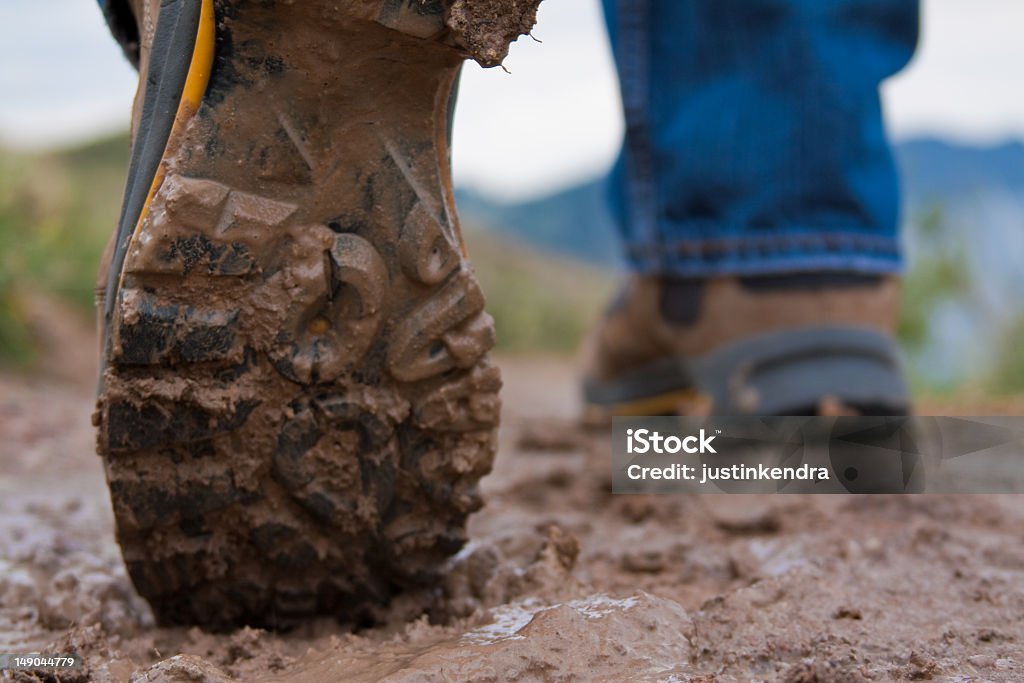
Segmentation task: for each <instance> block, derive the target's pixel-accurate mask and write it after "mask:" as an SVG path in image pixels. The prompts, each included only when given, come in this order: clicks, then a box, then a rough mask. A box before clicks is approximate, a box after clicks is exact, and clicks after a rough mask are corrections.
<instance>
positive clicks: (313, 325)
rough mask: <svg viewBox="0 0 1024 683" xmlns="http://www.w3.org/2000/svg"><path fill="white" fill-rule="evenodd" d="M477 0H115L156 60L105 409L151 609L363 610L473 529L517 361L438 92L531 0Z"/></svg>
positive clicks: (197, 612)
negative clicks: (472, 259) (492, 356)
mask: <svg viewBox="0 0 1024 683" xmlns="http://www.w3.org/2000/svg"><path fill="white" fill-rule="evenodd" d="M487 4H488V5H495V4H497V5H502V4H504V3H502V2H497V3H487ZM464 5H465V3H462V2H457V1H456V2H451V3H449V2H444V3H442V2H440V0H429V1H427V2H417V3H406V2H397V1H394V0H373V1H371V0H364V1H363V2H358V3H340V4H339V3H333V2H324V1H323V0H309V1H307V2H302V3H266V2H247V1H244V0H223V1H222V0H218V1H217V2H213V1H212V0H138V1H137V2H131V3H127V2H125V1H124V0H122V1H121V2H117V1H116V0H108V2H107V5H106V7H107V11H108V16H109V17H111V19H112V23H115V24H118V23H119V22H120V23H123V22H131V23H132V26H131V27H130V28H123V27H122V28H121V29H120V30H118V31H115V34H116V35H120V36H128V38H129V39H128V40H126V41H124V44H125V49H126V52H127V53H128V54H129V55H130V56H131V55H133V54H135V51H133V47H132V43H131V40H130V39H131V37H132V36H137V44H138V47H137V58H138V63H139V65H140V71H141V73H140V75H141V78H140V92H139V96H138V99H137V107H136V111H135V116H134V125H133V143H132V155H131V164H130V169H129V175H128V182H127V185H126V190H125V198H124V205H123V209H122V215H121V219H120V222H119V225H118V227H117V232H116V234H115V236H114V237H113V239H112V242H111V247H110V249H109V250H108V258H107V259H106V261H105V263H104V265H103V268H102V269H101V279H102V280H104V284H103V287H102V292H101V294H102V295H101V296H100V306H101V314H102V320H103V323H104V331H103V341H102V361H103V363H102V370H101V378H100V382H99V392H98V410H97V412H96V415H95V422H96V424H97V426H98V431H99V437H98V449H99V452H100V454H101V455H102V456H103V459H104V464H105V470H106V476H107V480H108V483H109V486H110V492H111V498H112V500H113V505H114V512H115V516H116V521H117V535H118V540H119V542H120V544H121V547H122V550H123V553H124V558H125V563H126V565H127V568H128V572H129V574H130V575H131V578H132V581H133V582H134V583H135V586H136V588H137V589H138V590H139V592H140V593H141V594H142V595H143V596H144V597H145V598H146V599H147V600H148V601H149V602H150V604H151V605H152V607H153V610H154V612H155V614H156V617H157V619H158V620H159V621H160V622H161V623H163V624H201V625H204V626H207V627H210V628H215V629H216V628H228V627H232V626H235V625H238V624H254V625H258V626H270V627H277V626H286V625H288V624H290V623H292V622H293V621H294V620H296V619H298V618H301V617H303V616H305V615H309V614H314V613H322V614H330V615H335V616H338V617H339V618H342V619H349V620H360V621H365V620H366V619H367V618H369V617H368V616H367V615H372V613H373V606H374V605H379V604H383V603H386V602H387V601H388V599H389V598H390V597H391V596H392V595H394V594H395V593H396V592H397V591H400V590H403V589H410V588H416V587H427V588H428V589H429V588H430V587H432V586H434V585H435V584H436V581H437V579H438V572H439V569H440V567H441V565H442V563H443V562H444V561H445V559H446V558H448V557H449V556H450V555H451V554H453V553H454V552H456V551H457V550H458V549H459V548H460V547H461V546H462V545H463V543H464V542H465V529H464V527H465V520H466V517H467V515H469V514H470V513H471V512H473V511H475V510H477V509H478V508H479V507H480V506H481V499H480V496H479V494H478V492H477V482H478V480H479V479H480V477H481V476H483V475H484V474H485V473H487V472H488V471H489V469H490V467H491V462H492V459H493V457H494V451H495V428H496V425H497V423H498V412H499V401H498V390H499V388H500V386H501V380H500V377H499V373H498V370H497V368H496V367H494V366H493V365H492V364H491V362H490V361H489V359H488V351H489V350H490V348H491V346H492V345H493V342H494V329H493V324H492V320H491V318H490V317H489V316H488V315H487V314H486V313H484V311H483V306H484V298H483V294H482V293H481V291H480V287H479V286H478V284H477V280H476V277H475V276H474V274H473V271H472V269H471V268H470V266H469V263H468V261H467V259H466V251H465V248H464V246H463V243H462V237H461V234H460V229H459V224H458V219H457V217H456V214H455V207H454V203H453V195H452V185H451V174H450V167H449V154H448V135H449V118H450V113H451V112H450V108H451V107H450V105H451V102H452V93H453V87H454V84H455V81H456V78H457V75H458V72H459V68H460V65H461V62H462V60H463V59H464V57H466V56H467V55H469V56H474V57H476V58H477V59H478V61H481V62H484V63H492V62H496V61H500V59H501V57H502V56H503V55H504V50H505V49H507V46H508V43H509V42H510V41H511V40H512V39H514V38H515V37H516V36H517V35H518V34H519V33H522V32H524V31H527V30H529V28H530V27H531V26H532V23H533V16H534V12H535V9H536V3H531V2H526V3H523V2H520V3H517V4H515V12H511V11H510V12H508V13H507V16H506V15H502V14H500V13H499V15H498V17H499V20H497V21H495V20H493V19H494V18H493V17H490V16H488V17H484V18H485V19H487V21H488V22H489V23H486V24H484V23H482V20H481V17H480V16H476V15H474V14H473V11H474V10H473V8H472V7H469V8H467V7H465V6H464ZM493 10H494V7H489V9H488V11H493ZM502 19H503V20H504V21H502ZM517 22H518V23H517Z"/></svg>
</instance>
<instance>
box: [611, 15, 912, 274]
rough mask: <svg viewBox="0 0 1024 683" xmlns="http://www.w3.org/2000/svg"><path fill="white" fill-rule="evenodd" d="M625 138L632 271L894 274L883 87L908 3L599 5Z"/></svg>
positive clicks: (619, 212)
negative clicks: (618, 90)
mask: <svg viewBox="0 0 1024 683" xmlns="http://www.w3.org/2000/svg"><path fill="white" fill-rule="evenodd" d="M604 6H605V17H606V19H607V22H608V27H609V33H610V36H611V40H612V47H613V50H614V53H615V61H616V65H617V67H618V71H619V79H620V81H621V89H622V100H623V107H624V110H625V116H626V134H625V140H624V142H623V151H622V154H621V155H620V157H619V161H618V163H617V164H616V167H615V169H614V171H613V175H612V193H611V194H612V205H613V210H614V213H615V216H616V219H617V221H618V223H619V225H620V226H621V230H622V235H623V237H624V241H625V249H626V257H627V260H628V262H629V264H630V265H631V266H632V268H634V269H635V270H637V271H639V272H643V273H658V274H668V275H678V276H684V277H707V276H710V275H757V274H769V273H780V272H795V271H837V270H841V271H858V272H867V273H886V272H895V271H899V270H900V268H901V253H900V245H899V234H898V226H899V186H898V178H897V175H896V169H895V166H894V163H893V159H892V155H891V153H890V149H889V145H888V142H887V140H886V137H885V131H884V127H883V123H882V114H881V107H880V102H879V94H878V86H879V84H880V82H881V81H882V80H883V79H884V78H886V77H888V76H890V75H892V74H894V73H896V72H897V71H899V70H900V69H901V68H902V67H903V66H904V65H905V64H906V63H907V61H908V60H909V59H910V57H911V55H912V54H913V52H914V48H915V46H916V43H917V34H918V19H919V17H918V6H917V0H604Z"/></svg>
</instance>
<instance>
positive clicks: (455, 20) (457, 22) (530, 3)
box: [445, 0, 540, 67]
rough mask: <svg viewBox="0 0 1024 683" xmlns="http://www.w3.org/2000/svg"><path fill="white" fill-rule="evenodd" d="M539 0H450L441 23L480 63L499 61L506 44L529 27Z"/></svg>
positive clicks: (484, 64)
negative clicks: (446, 12) (443, 23)
mask: <svg viewBox="0 0 1024 683" xmlns="http://www.w3.org/2000/svg"><path fill="white" fill-rule="evenodd" d="M539 6H540V0H453V2H452V3H451V6H450V7H449V8H448V14H447V16H446V17H445V23H446V24H447V25H448V27H449V28H450V29H451V30H452V33H453V36H452V38H453V39H454V42H455V43H456V44H458V45H460V46H462V47H463V48H464V49H466V50H467V51H468V52H469V54H470V56H471V57H472V58H473V59H475V60H476V61H477V62H478V63H479V64H480V65H481V66H485V67H490V66H498V65H499V64H501V62H502V60H504V59H505V56H506V55H508V49H509V45H510V44H511V43H512V42H514V41H515V40H516V39H517V38H519V36H522V35H526V34H528V33H530V31H532V30H533V26H534V24H536V23H537V7H539Z"/></svg>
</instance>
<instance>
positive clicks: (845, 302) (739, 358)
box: [583, 273, 909, 424]
mask: <svg viewBox="0 0 1024 683" xmlns="http://www.w3.org/2000/svg"><path fill="white" fill-rule="evenodd" d="M899 292H900V285H899V281H898V280H897V279H896V278H894V277H880V276H868V275H856V274H843V273H820V274H817V273H809V274H794V275H779V276H766V277H756V278H754V277H750V278H735V277H731V278H711V279H707V280H698V279H677V278H664V277H645V276H633V277H632V278H631V279H630V280H629V281H628V282H627V284H626V285H625V287H624V288H623V289H622V290H621V291H620V293H619V296H618V298H617V299H616V300H615V301H614V302H613V304H612V305H611V306H610V307H609V309H608V310H607V312H606V313H605V315H604V318H603V319H602V320H601V321H600V323H599V324H598V325H597V326H596V328H595V329H594V330H593V332H592V333H591V335H590V336H589V338H588V339H587V341H586V343H585V345H584V352H583V367H584V380H583V394H584V403H585V415H584V417H585V420H586V421H587V422H591V423H597V424H601V423H607V422H608V420H609V419H610V418H611V417H613V416H617V415H619V416H629V415H664V414H668V415H673V414H698V415H702V414H709V415H737V414H749V415H815V414H825V413H827V414H840V413H851V414H873V415H902V414H905V413H906V411H907V410H908V409H909V400H908V398H907V389H906V386H905V384H904V381H903V377H902V373H901V371H900V364H899V360H898V353H897V351H896V348H895V346H894V344H893V341H892V332H893V330H894V329H895V325H896V320H897V316H898V313H899Z"/></svg>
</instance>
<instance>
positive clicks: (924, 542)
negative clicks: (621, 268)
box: [0, 359, 1024, 683]
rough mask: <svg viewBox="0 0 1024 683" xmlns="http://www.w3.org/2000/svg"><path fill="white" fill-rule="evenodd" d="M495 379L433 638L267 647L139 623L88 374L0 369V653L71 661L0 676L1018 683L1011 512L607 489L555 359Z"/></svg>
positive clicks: (507, 364) (1016, 560)
mask: <svg viewBox="0 0 1024 683" xmlns="http://www.w3.org/2000/svg"><path fill="white" fill-rule="evenodd" d="M502 364H503V366H504V374H505V379H506V387H507V388H506V391H505V405H506V410H505V416H504V418H503V419H504V423H503V427H502V431H501V449H500V452H499V456H498V461H497V465H496V468H495V471H494V473H493V474H492V475H491V476H490V477H488V478H487V479H486V480H485V486H484V488H485V491H486V498H487V501H488V504H487V507H486V508H485V509H484V510H483V511H482V512H481V513H479V514H477V515H476V516H475V517H474V518H473V519H472V522H471V535H472V539H473V541H472V543H471V544H470V545H469V546H468V547H466V548H465V549H464V550H463V551H462V552H461V553H460V554H459V555H458V556H457V557H456V558H455V559H454V560H453V562H452V567H451V571H450V574H449V580H448V582H447V584H446V586H445V591H444V594H443V595H442V596H440V597H439V598H438V599H437V601H436V603H435V606H434V608H433V610H432V614H433V615H434V619H435V620H436V619H437V618H438V617H439V616H440V617H444V618H446V619H447V620H448V621H447V623H433V622H432V620H431V617H430V615H424V616H421V617H419V618H417V619H415V620H414V621H412V622H406V621H404V619H405V618H406V617H407V616H408V614H407V612H408V610H409V606H408V605H402V604H398V605H396V606H395V607H394V609H393V610H392V619H391V622H390V623H382V624H378V625H376V626H374V627H369V628H367V627H364V628H362V629H360V630H357V631H356V632H355V633H352V632H351V630H350V627H347V626H344V625H339V624H336V623H333V622H331V621H330V620H322V621H319V622H317V623H314V624H310V625H309V626H308V628H306V629H303V630H301V631H299V632H293V633H289V634H285V635H277V634H270V633H265V632H262V631H256V630H243V631H240V632H237V633H234V634H229V635H217V636H214V635H208V634H204V633H202V632H200V631H198V630H188V629H160V628H156V627H154V625H153V623H152V617H151V615H150V614H149V612H148V609H147V607H146V605H145V604H144V603H143V602H142V601H141V600H140V599H139V598H138V597H136V596H135V594H134V591H133V590H132V587H131V584H130V583H129V581H128V579H127V577H126V574H125V571H124V568H123V567H122V565H121V562H120V557H119V554H118V549H117V546H116V544H115V542H114V540H113V531H112V518H111V513H110V509H109V501H108V498H107V493H106V489H105V486H104V483H103V475H102V470H101V467H100V460H99V458H98V457H96V456H95V455H94V454H93V442H94V434H93V430H92V427H91V426H90V424H89V414H90V411H91V408H92V399H91V392H90V387H89V385H88V382H87V381H79V382H77V383H76V382H74V381H70V380H68V379H67V378H66V379H65V380H62V381H58V380H55V379H52V378H51V379H40V378H24V377H23V378H16V377H0V463H2V468H0V652H15V651H33V650H41V651H44V652H50V653H53V652H68V651H76V652H78V653H80V654H81V655H83V656H84V657H85V660H86V663H87V668H86V669H84V670H83V671H81V672H78V673H75V674H63V675H62V676H61V678H60V679H53V678H47V677H46V676H45V675H44V674H43V673H42V672H40V675H39V676H38V677H36V678H33V677H25V676H24V675H22V677H21V678H15V680H37V679H38V680H63V681H87V680H93V681H128V680H132V681H138V682H139V683H142V682H147V683H157V682H163V681H211V682H212V681H217V682H220V681H236V680H237V681H264V680H266V681H271V680H273V681H343V680H344V681H378V680H388V681H435V680H495V681H497V680H555V681H561V680H615V681H618V680H643V681H648V680H650V681H654V680H658V681H661V680H666V681H762V680H763V681H776V680H778V681H791V682H794V683H795V682H797V681H799V682H805V683H806V682H810V681H863V680H873V681H888V680H935V681H986V680H987V681H1024V498H1021V497H1014V496H959V497H956V496H919V497H909V496H908V497H854V496H848V497H841V496H831V497H822V496H819V497H801V496H778V497H768V496H765V497H753V496H731V497H729V496H700V497H696V496H695V497H683V496H664V497H626V496H613V495H611V493H610V492H609V490H608V489H609V478H608V467H609V456H608V453H607V452H606V450H605V448H606V446H604V441H603V439H602V438H601V437H594V436H587V435H585V434H581V433H580V432H579V431H577V430H576V429H575V427H574V426H573V420H572V416H573V414H574V411H575V398H574V386H573V383H572V369H571V366H570V365H569V364H568V363H567V362H565V361H561V360H538V359H530V360H528V361H527V360H522V359H505V360H504V362H503V363H502ZM88 376H89V373H82V377H88ZM7 675H8V676H11V675H12V674H9V673H8V674H7ZM2 677H3V674H0V679H2Z"/></svg>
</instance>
